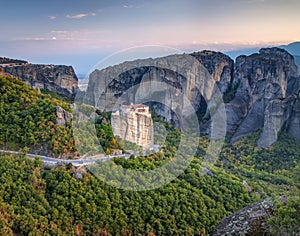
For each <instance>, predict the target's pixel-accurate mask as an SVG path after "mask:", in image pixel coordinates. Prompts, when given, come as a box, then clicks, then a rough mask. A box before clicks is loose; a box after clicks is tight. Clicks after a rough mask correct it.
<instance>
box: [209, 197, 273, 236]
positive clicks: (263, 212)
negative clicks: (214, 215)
mask: <svg viewBox="0 0 300 236" xmlns="http://www.w3.org/2000/svg"><path fill="white" fill-rule="evenodd" d="M274 210H275V208H274V203H273V201H272V200H271V199H267V200H264V201H262V202H258V203H254V204H251V205H249V206H247V207H245V208H243V209H241V210H239V211H238V212H236V213H234V214H232V215H230V216H228V217H227V218H225V219H224V220H222V221H221V222H220V223H219V224H218V225H217V227H216V228H215V229H214V230H213V232H212V234H211V235H212V236H230V235H269V233H270V232H269V231H270V230H269V226H268V224H267V222H268V219H269V218H270V216H271V214H272V213H273V212H274Z"/></svg>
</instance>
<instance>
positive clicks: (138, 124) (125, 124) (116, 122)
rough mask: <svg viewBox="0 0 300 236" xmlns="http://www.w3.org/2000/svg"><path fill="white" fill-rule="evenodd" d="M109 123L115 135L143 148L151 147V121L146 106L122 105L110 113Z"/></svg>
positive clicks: (152, 139)
mask: <svg viewBox="0 0 300 236" xmlns="http://www.w3.org/2000/svg"><path fill="white" fill-rule="evenodd" d="M111 123H112V128H113V132H114V135H115V136H119V137H121V138H122V139H123V140H127V141H130V142H132V143H135V144H137V145H138V146H141V147H143V148H144V149H145V150H149V149H152V148H153V144H154V136H153V121H152V118H151V113H150V111H149V107H148V106H145V105H143V104H131V105H122V106H120V109H118V110H117V111H115V112H113V113H112V121H111Z"/></svg>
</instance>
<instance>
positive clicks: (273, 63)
mask: <svg viewBox="0 0 300 236" xmlns="http://www.w3.org/2000/svg"><path fill="white" fill-rule="evenodd" d="M297 76H298V70H297V67H296V65H295V62H294V58H293V56H292V55H290V54H289V53H287V52H286V51H285V50H283V49H279V48H266V49H261V50H260V51H259V53H256V54H253V55H250V56H240V57H238V58H237V60H236V64H235V73H234V82H233V83H235V84H239V86H238V89H237V93H236V95H235V98H234V99H233V100H232V101H231V102H230V103H229V105H228V106H229V107H232V110H233V111H234V113H235V118H236V122H238V120H239V121H240V122H241V124H240V125H239V127H238V129H237V131H236V132H235V134H234V135H233V137H232V140H231V141H232V142H235V141H236V140H238V139H239V138H241V137H243V136H245V135H247V134H250V133H252V132H254V131H255V130H256V129H257V128H261V127H262V128H263V132H262V135H261V137H260V139H259V140H258V145H259V146H261V147H263V148H266V147H269V146H270V145H272V144H273V143H274V142H275V141H276V140H277V135H278V132H279V131H280V130H281V128H282V126H283V124H285V123H286V122H287V121H288V120H289V119H290V117H291V111H292V107H293V104H294V103H295V99H296V98H295V91H294V90H293V89H292V88H291V85H290V81H298V80H299V78H297ZM233 108H235V109H233ZM232 110H231V112H232ZM233 123H234V122H233Z"/></svg>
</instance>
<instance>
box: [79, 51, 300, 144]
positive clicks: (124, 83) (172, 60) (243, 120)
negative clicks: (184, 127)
mask: <svg viewBox="0 0 300 236" xmlns="http://www.w3.org/2000/svg"><path fill="white" fill-rule="evenodd" d="M185 56H186V54H184V55H174V56H168V57H164V58H157V59H144V60H136V61H133V62H125V63H122V64H120V65H117V66H112V67H108V68H106V69H103V70H95V71H94V72H93V73H91V75H90V81H89V85H88V88H87V92H86V94H85V97H84V102H86V103H89V104H92V105H95V106H97V107H99V108H100V109H106V110H107V111H111V110H113V107H114V106H115V105H116V104H117V103H118V100H122V101H123V102H126V103H127V104H129V103H130V102H133V103H144V101H142V100H141V99H140V98H141V97H143V98H149V103H148V104H149V105H150V106H152V107H154V109H155V111H156V113H157V114H158V115H161V116H162V117H164V118H165V119H166V121H168V122H173V123H174V124H175V125H176V124H178V123H180V120H178V117H176V112H177V111H180V112H181V111H184V107H185V103H184V99H183V98H186V99H187V100H189V101H191V103H192V106H193V108H194V112H197V113H198V112H199V110H201V108H202V107H201V106H202V104H203V103H205V102H203V98H204V99H205V101H206V102H209V100H210V99H211V97H212V96H213V93H215V92H216V88H219V91H220V92H221V95H222V96H223V97H224V98H226V99H225V102H226V104H225V110H226V116H227V131H230V130H231V131H233V132H234V135H233V137H232V139H231V141H232V142H235V141H236V140H238V139H240V138H241V137H243V136H245V135H248V134H251V133H253V132H254V131H255V130H256V129H258V128H261V129H262V134H261V137H260V138H259V140H258V143H257V144H258V146H261V147H263V148H266V147H269V146H270V145H272V144H273V143H274V142H275V141H276V140H277V136H278V132H279V131H280V130H283V129H284V130H286V132H288V133H289V134H291V135H292V136H293V137H294V138H296V139H297V140H300V135H299V133H300V132H299V131H300V124H299V120H300V112H299V106H300V105H299V103H300V102H299V95H300V78H299V77H298V69H297V66H296V65H295V62H294V58H293V56H292V55H290V54H289V53H288V52H286V51H285V50H283V49H279V48H264V49H261V50H260V51H259V53H255V54H253V55H250V56H240V57H238V58H237V59H236V62H235V64H234V63H233V61H232V60H231V59H230V58H229V57H228V56H226V55H224V54H222V53H219V52H212V51H202V52H195V53H193V54H191V56H192V57H193V58H195V59H196V60H197V61H198V64H199V62H200V63H201V64H202V67H201V66H199V65H198V64H197V63H195V62H194V61H193V60H192V59H190V58H188V59H186V58H185ZM183 58H184V59H185V60H186V61H188V62H187V63H183V62H182V61H183V60H182V59H183ZM178 68H179V69H178ZM204 78H205V79H204ZM155 82H159V83H164V84H168V85H170V86H172V87H174V88H175V89H176V91H175V92H169V93H168V92H166V91H165V89H164V88H163V87H160V86H157V85H155ZM177 91H178V92H177ZM153 97H155V99H157V100H158V102H153V101H151V99H152V98H153ZM162 104H164V106H163V105H162ZM183 113H184V112H183ZM184 114H185V113H184ZM209 119H211V117H210V113H209V110H208V109H207V110H206V114H205V116H204V122H202V123H201V127H202V129H201V130H203V131H205V132H207V133H209V132H210V130H209V129H210V123H209ZM236 127H237V129H236Z"/></svg>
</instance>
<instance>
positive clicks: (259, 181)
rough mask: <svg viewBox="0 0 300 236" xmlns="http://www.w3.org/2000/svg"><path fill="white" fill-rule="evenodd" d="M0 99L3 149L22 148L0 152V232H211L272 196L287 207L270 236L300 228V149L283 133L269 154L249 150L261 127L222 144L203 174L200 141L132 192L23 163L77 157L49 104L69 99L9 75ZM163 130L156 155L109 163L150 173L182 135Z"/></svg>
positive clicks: (68, 130) (111, 142)
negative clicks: (154, 181) (41, 154)
mask: <svg viewBox="0 0 300 236" xmlns="http://www.w3.org/2000/svg"><path fill="white" fill-rule="evenodd" d="M0 99H1V101H0V110H1V112H0V116H1V121H2V122H1V124H0V145H1V149H9V150H19V149H21V150H22V152H21V154H20V155H18V156H14V155H6V154H3V153H0V160H1V162H0V235H209V234H210V233H211V231H212V230H213V229H214V227H215V226H216V225H217V224H218V223H219V222H220V221H221V220H222V219H223V218H225V217H226V216H228V215H230V214H232V213H234V212H236V211H237V210H239V209H241V208H242V207H245V206H247V205H249V204H251V203H253V202H257V201H260V200H263V199H266V198H268V197H272V198H274V199H277V197H279V196H287V197H288V198H289V199H290V200H289V202H288V203H287V204H285V205H284V204H282V203H281V202H276V207H277V211H276V212H275V213H274V215H273V216H272V217H271V218H270V221H269V224H270V227H271V232H272V233H273V234H274V235H289V234H288V233H289V232H292V231H291V229H292V230H293V232H299V225H298V222H300V215H299V212H300V211H299V209H300V201H299V196H300V164H299V163H300V155H299V153H300V144H299V143H297V142H296V141H295V140H294V139H292V138H291V137H289V136H288V135H287V134H285V133H284V132H282V133H281V134H280V135H279V140H278V141H277V142H276V143H275V144H274V145H273V146H271V147H270V148H268V149H261V148H258V147H257V146H256V141H257V139H258V137H259V134H260V132H261V130H260V129H258V130H257V131H256V133H254V134H253V135H250V136H247V137H244V138H243V139H241V140H240V141H238V142H236V143H234V144H230V143H229V142H228V141H226V143H225V145H224V147H223V149H222V152H221V153H220V156H219V159H218V160H217V162H216V163H215V165H214V166H213V167H212V168H211V169H210V172H209V173H206V174H204V175H203V174H199V173H200V171H201V170H202V161H203V159H202V158H203V155H204V153H205V151H206V149H207V146H208V143H209V140H208V139H207V138H206V137H205V136H201V137H200V138H199V143H198V144H197V146H198V152H197V153H196V155H195V156H194V157H193V159H192V161H191V163H190V165H189V166H188V167H187V168H186V170H185V171H184V172H183V173H182V174H180V175H179V177H178V178H176V179H174V180H173V181H172V182H170V183H168V184H167V185H165V186H163V187H160V188H157V189H154V190H148V191H129V190H123V189H119V188H115V187H113V186H111V185H109V184H107V183H105V182H104V181H103V180H101V179H99V178H97V177H96V176H95V175H93V173H92V172H90V171H89V169H87V168H83V167H80V168H78V167H74V166H72V165H61V166H58V167H55V168H50V167H47V166H45V165H44V164H42V162H41V160H40V159H38V158H36V159H35V160H31V159H29V158H27V157H26V152H27V151H28V150H29V151H30V152H31V151H35V150H37V149H38V148H40V147H43V150H46V151H47V152H49V154H50V155H54V156H55V155H56V156H60V157H66V158H72V157H74V156H75V155H76V151H77V150H76V146H75V143H76V142H77V141H76V140H74V138H73V137H72V127H71V124H67V125H66V126H59V125H57V124H56V122H55V121H56V117H55V108H56V106H61V107H63V108H64V109H65V110H67V111H71V109H70V106H69V104H68V103H67V102H66V101H64V100H62V99H60V98H59V97H57V95H55V96H51V94H43V93H38V92H37V91H35V90H33V89H31V88H29V87H28V86H27V85H25V84H24V83H23V82H21V81H19V80H16V79H13V78H10V77H6V78H3V77H2V78H1V77H0ZM84 109H88V107H85V108H84ZM91 112H93V111H91ZM95 112H96V113H97V114H98V117H97V119H96V123H95V124H96V126H98V128H97V134H98V139H99V142H101V144H102V146H103V147H105V151H107V150H110V149H111V148H122V145H119V144H118V142H117V141H116V139H115V138H114V137H113V134H112V132H111V127H110V124H109V122H108V120H109V116H110V115H109V113H107V112H105V111H99V110H98V111H95ZM155 119H158V118H157V117H156V118H155ZM161 124H162V125H164V126H165V128H166V130H167V131H168V135H167V137H166V140H165V143H164V145H163V147H162V149H161V150H160V151H159V152H157V153H155V154H152V155H148V156H140V157H134V156H132V157H131V158H129V159H128V160H126V159H125V158H115V159H114V160H113V161H114V163H115V164H117V165H120V166H122V167H124V168H127V169H133V170H153V169H156V168H158V167H160V166H162V165H163V164H165V163H166V162H169V161H170V160H172V159H173V157H174V154H175V153H176V148H177V145H178V141H179V139H180V135H181V134H180V132H179V130H177V129H175V128H174V127H172V126H171V125H170V124H167V123H165V122H161ZM85 125H89V123H88V122H86V123H85ZM84 135H85V134H83V136H84ZM228 139H229V138H228ZM86 142H87V143H88V142H89V140H86ZM108 171H113V170H108ZM244 181H246V182H247V183H248V185H249V186H250V188H251V189H250V190H249V189H247V188H246V187H245V186H244V184H243V183H244ZM133 184H134V183H133ZM278 227H279V229H278ZM297 227H298V228H297Z"/></svg>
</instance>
